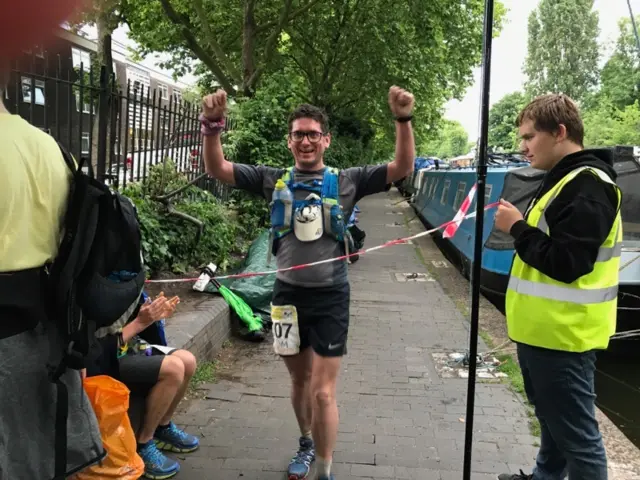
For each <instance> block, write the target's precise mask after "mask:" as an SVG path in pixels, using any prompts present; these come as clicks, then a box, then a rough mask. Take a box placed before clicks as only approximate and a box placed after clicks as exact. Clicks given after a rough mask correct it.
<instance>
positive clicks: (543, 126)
mask: <svg viewBox="0 0 640 480" xmlns="http://www.w3.org/2000/svg"><path fill="white" fill-rule="evenodd" d="M516 124H517V126H518V128H519V134H520V137H521V138H522V143H521V149H522V152H523V153H524V154H525V155H526V157H527V158H528V159H529V160H530V161H531V165H532V166H533V167H535V168H539V169H541V170H545V171H546V172H547V173H546V175H545V177H544V180H543V182H542V184H541V186H540V188H539V189H538V191H537V193H536V195H535V196H534V199H533V200H532V202H531V203H530V205H529V206H528V208H527V210H526V212H525V214H524V216H523V215H522V214H521V213H520V211H519V210H518V209H517V208H516V207H514V206H513V205H511V204H510V203H508V202H506V201H504V200H502V201H501V205H500V206H499V207H498V211H497V213H496V219H495V224H496V227H497V228H498V229H500V230H501V231H503V232H506V233H509V234H510V235H511V236H512V237H513V238H514V248H515V251H516V253H515V256H514V260H513V265H512V267H511V274H510V278H509V284H508V287H507V296H506V317H507V328H508V333H509V338H511V340H513V341H514V342H516V343H517V350H518V360H519V363H520V368H521V370H522V376H523V378H524V385H525V390H526V393H527V397H528V398H529V401H530V402H531V403H532V404H533V406H534V407H535V411H536V416H537V417H538V420H539V421H540V426H541V429H542V430H541V443H540V450H539V452H538V456H537V459H536V466H535V468H534V470H533V474H531V475H526V474H524V473H523V472H522V471H520V473H519V474H515V475H514V474H502V475H500V476H499V477H498V479H499V480H525V479H529V480H560V479H563V478H565V477H566V476H567V474H568V475H569V478H570V479H571V480H606V479H607V458H606V454H605V450H604V446H603V443H602V436H601V435H600V431H599V428H598V422H597V420H596V417H595V397H596V396H595V392H594V372H595V361H596V351H597V350H601V349H606V348H607V346H608V344H609V338H610V337H611V335H612V334H613V333H614V332H615V326H616V308H617V293H618V268H619V263H620V251H621V242H622V222H621V219H620V202H621V192H620V190H619V189H618V187H617V186H616V184H615V179H616V173H615V171H614V169H613V159H612V152H611V151H609V150H585V149H584V148H583V137H584V129H583V125H582V120H581V119H580V113H579V111H578V108H577V106H576V104H575V103H574V102H573V101H572V100H571V99H570V98H568V97H567V96H565V95H556V94H550V95H543V96H541V97H538V98H536V99H535V100H533V101H532V102H531V103H530V104H529V105H527V106H526V107H525V108H524V109H523V111H522V112H521V113H520V115H519V116H518V119H517V122H516Z"/></svg>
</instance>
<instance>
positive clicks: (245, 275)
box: [147, 202, 500, 283]
mask: <svg viewBox="0 0 640 480" xmlns="http://www.w3.org/2000/svg"><path fill="white" fill-rule="evenodd" d="M499 204H500V202H494V203H490V204H489V205H487V206H486V207H485V208H484V211H485V212H486V211H487V210H490V209H492V208H495V207H497V206H498V205H499ZM475 216H476V212H473V213H470V214H468V215H465V216H464V217H462V218H459V217H458V216H457V215H456V218H454V219H453V220H451V221H449V222H446V223H443V224H442V225H440V226H439V227H436V228H432V229H431V230H427V231H426V232H420V233H418V234H416V235H411V236H410V237H404V238H398V239H396V240H390V241H388V242H385V243H383V244H381V245H377V246H375V247H370V248H365V249H364V250H359V251H357V252H354V253H350V254H349V255H341V256H339V257H334V258H328V259H326V260H318V261H317V262H311V263H303V264H300V265H294V266H292V267H287V268H279V269H275V270H266V271H264V272H246V273H235V274H232V275H221V276H219V277H214V278H215V279H216V280H226V279H229V278H249V277H262V276H265V275H272V274H274V273H280V272H290V271H292V270H301V269H303V268H309V267H315V266H316V265H322V264H324V263H332V262H339V261H341V260H346V259H347V258H350V257H355V256H357V255H365V254H367V253H370V252H375V251H376V250H380V249H381V248H386V247H390V246H392V245H401V244H405V243H407V242H409V241H410V240H415V239H416V238H420V237H424V236H426V235H431V234H432V233H435V232H437V231H438V230H442V229H443V228H447V227H448V226H449V225H455V224H456V223H457V224H458V225H460V223H462V220H463V219H464V220H466V219H467V218H473V217H475ZM197 280H198V278H197V277H196V278H175V279H164V280H147V283H183V282H195V281H197Z"/></svg>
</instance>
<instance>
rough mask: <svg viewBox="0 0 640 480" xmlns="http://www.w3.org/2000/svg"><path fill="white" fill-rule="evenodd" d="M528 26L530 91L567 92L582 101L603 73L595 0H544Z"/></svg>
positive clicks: (528, 81)
mask: <svg viewBox="0 0 640 480" xmlns="http://www.w3.org/2000/svg"><path fill="white" fill-rule="evenodd" d="M528 27H529V36H528V52H527V58H526V60H525V68H524V72H525V74H526V75H527V77H528V80H527V83H526V90H527V93H528V94H529V95H530V96H537V95H541V94H544V93H549V92H553V93H564V94H566V95H568V96H570V97H572V98H573V99H574V100H576V101H578V102H580V101H582V100H583V99H584V98H585V96H586V95H587V93H588V92H589V91H591V90H593V89H594V87H595V86H596V84H597V79H598V73H599V72H598V57H599V52H598V42H597V38H598V34H599V26H598V12H597V11H594V10H593V0H541V1H540V4H539V5H538V7H537V8H536V9H535V10H534V11H533V12H531V14H530V16H529V26H528Z"/></svg>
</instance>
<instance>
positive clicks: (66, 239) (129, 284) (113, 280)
mask: <svg viewBox="0 0 640 480" xmlns="http://www.w3.org/2000/svg"><path fill="white" fill-rule="evenodd" d="M58 145H59V146H60V149H61V151H62V155H63V157H64V160H65V163H66V164H67V166H68V167H69V169H70V170H71V172H72V175H73V179H72V181H71V188H70V191H69V197H68V200H67V209H66V214H65V217H64V224H63V237H62V241H61V243H60V247H59V251H58V255H57V256H56V258H55V260H54V261H53V263H52V264H51V265H49V266H48V267H47V268H48V280H47V283H48V285H49V292H50V294H51V297H50V299H49V303H50V305H49V312H50V315H49V319H50V321H51V322H52V323H54V324H55V326H56V330H57V331H58V332H59V333H60V335H61V337H62V339H63V345H64V349H63V351H60V352H55V351H54V352H52V356H51V360H50V365H49V372H50V378H51V381H52V382H54V383H56V385H57V390H58V402H57V412H56V425H55V427H56V433H55V435H56V445H55V460H56V462H55V463H56V465H55V469H56V471H55V474H56V477H55V478H56V479H57V478H64V475H65V473H66V472H65V470H66V466H67V465H66V464H67V461H66V451H67V438H66V434H67V429H66V426H67V418H68V413H69V412H68V402H67V399H68V395H67V389H66V386H65V385H64V383H62V382H61V381H60V377H61V375H62V374H63V373H64V372H65V371H66V370H67V369H73V370H81V369H82V368H85V366H86V361H87V357H88V356H89V354H90V352H91V350H92V349H91V347H92V345H93V344H94V342H95V332H96V330H97V329H99V328H102V327H108V326H110V325H112V324H113V323H114V322H116V321H117V320H118V319H120V317H122V316H123V314H125V313H126V312H127V311H129V310H130V309H131V306H132V305H133V304H137V302H138V300H139V298H140V295H141V293H142V289H143V287H144V282H145V271H144V264H143V260H142V250H141V244H142V241H141V232H140V224H139V221H138V216H137V213H136V209H135V206H134V205H133V203H132V202H131V200H129V199H128V198H126V197H124V196H123V195H121V194H119V193H118V192H116V191H114V190H112V189H111V188H109V187H108V186H107V185H105V184H104V183H102V182H99V181H98V180H96V179H95V178H93V175H92V174H86V173H84V171H83V170H82V167H83V164H84V160H81V161H80V163H79V165H78V166H76V164H75V161H74V159H73V157H72V156H71V155H70V154H69V153H68V152H67V151H66V150H65V148H64V147H62V145H60V144H58ZM123 273H126V277H125V278H123Z"/></svg>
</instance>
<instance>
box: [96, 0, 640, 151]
mask: <svg viewBox="0 0 640 480" xmlns="http://www.w3.org/2000/svg"><path fill="white" fill-rule="evenodd" d="M502 2H503V4H504V5H505V6H506V7H507V9H508V13H507V19H506V22H505V25H504V28H503V30H502V33H501V34H500V36H499V37H498V38H495V39H494V40H493V53H492V60H491V93H490V102H491V104H493V103H495V102H497V101H498V100H500V99H501V98H502V97H503V96H504V95H506V94H507V93H511V92H514V91H516V90H519V89H521V88H522V84H523V82H524V80H525V77H524V74H523V73H522V66H523V64H524V58H525V56H526V53H527V20H528V17H529V13H531V11H532V10H533V9H534V8H535V7H536V6H537V5H538V3H539V0H502ZM631 7H632V8H633V11H634V14H635V15H636V16H638V15H640V0H631ZM594 8H595V9H596V10H597V11H598V13H599V14H600V38H599V43H600V45H601V47H602V48H603V53H604V56H603V58H604V59H606V57H607V55H608V54H610V51H611V48H612V44H614V43H615V40H616V38H617V34H618V20H620V19H621V18H623V17H627V18H628V17H629V9H628V6H627V0H595V2H594ZM86 30H87V33H89V35H90V36H92V37H94V36H95V29H93V28H87V29H86ZM113 39H114V40H116V41H117V42H120V43H122V44H124V45H133V42H132V41H131V40H129V39H128V38H127V28H126V27H121V28H118V29H117V30H116V31H115V32H114V35H113ZM114 48H115V49H117V50H119V51H123V50H124V49H123V48H122V47H119V46H117V45H114ZM157 62H158V57H157V56H153V57H148V58H146V59H145V60H144V61H143V62H142V64H143V65H145V66H147V67H151V68H154V69H156V70H159V71H162V70H161V69H160V68H158V67H156V63H157ZM603 62H604V60H603ZM163 72H164V73H168V74H169V75H170V74H171V73H170V72H166V71H163ZM474 78H475V81H474V84H473V85H472V86H471V87H469V88H468V89H467V92H466V95H465V96H464V98H463V99H462V100H461V101H458V100H452V101H450V102H449V103H448V104H447V105H446V113H445V117H446V118H449V119H451V120H457V121H459V122H460V123H461V124H462V125H463V126H464V128H465V129H466V130H467V133H468V134H469V140H470V141H474V140H475V139H476V138H477V135H478V130H479V128H478V127H479V125H478V119H479V115H480V82H481V79H480V68H477V69H476V70H475V72H474ZM181 80H182V81H184V82H186V83H194V82H195V78H194V77H193V76H191V75H187V76H185V77H183V78H181ZM416 101H421V99H416Z"/></svg>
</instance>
